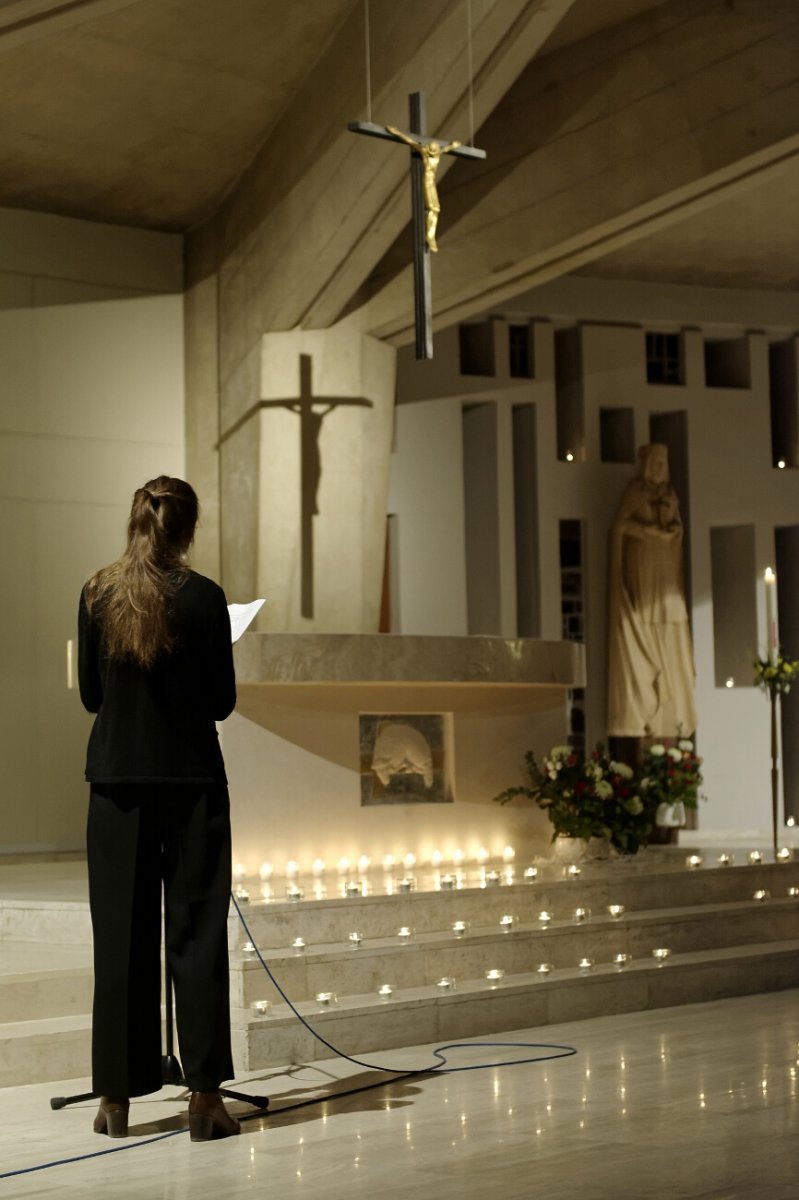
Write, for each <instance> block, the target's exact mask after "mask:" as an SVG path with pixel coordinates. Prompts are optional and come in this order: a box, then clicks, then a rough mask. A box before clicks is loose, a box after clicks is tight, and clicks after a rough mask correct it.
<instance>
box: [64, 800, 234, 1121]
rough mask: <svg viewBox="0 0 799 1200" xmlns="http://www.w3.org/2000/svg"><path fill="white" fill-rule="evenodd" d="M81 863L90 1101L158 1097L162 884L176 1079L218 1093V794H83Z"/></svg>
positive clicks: (223, 919) (222, 864) (225, 817)
mask: <svg viewBox="0 0 799 1200" xmlns="http://www.w3.org/2000/svg"><path fill="white" fill-rule="evenodd" d="M87 855H88V866H89V902H90V907H91V915H92V928H93V931H94V1010H93V1023H92V1085H93V1089H94V1091H95V1092H96V1093H98V1094H100V1095H103V1096H112V1097H125V1096H142V1095H146V1094H147V1093H148V1092H156V1091H158V1090H159V1089H160V1088H161V1086H162V1078H161V890H162V883H163V892H164V912H165V928H166V953H167V958H168V962H169V966H170V969H171V971H172V977H173V979H174V984H175V1016H176V1022H177V1031H178V1045H179V1050H180V1058H181V1064H182V1066H183V1073H184V1075H185V1077H186V1082H187V1083H188V1085H189V1087H190V1088H191V1089H192V1091H200V1092H213V1091H216V1090H217V1088H218V1087H219V1085H220V1083H222V1081H223V1080H225V1079H231V1078H232V1076H233V1060H232V1055H231V1047H230V995H229V983H228V947H227V916H228V907H229V899H230V875H231V869H230V856H231V846H230V805H229V801H228V794H227V788H226V787H225V786H224V785H220V784H208V785H195V784H121V783H117V784H100V783H93V784H92V785H91V794H90V798H89V819H88V830H87Z"/></svg>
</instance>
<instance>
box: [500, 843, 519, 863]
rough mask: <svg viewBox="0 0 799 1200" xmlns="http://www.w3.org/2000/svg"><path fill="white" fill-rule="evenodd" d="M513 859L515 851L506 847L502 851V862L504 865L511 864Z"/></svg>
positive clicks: (511, 847)
mask: <svg viewBox="0 0 799 1200" xmlns="http://www.w3.org/2000/svg"><path fill="white" fill-rule="evenodd" d="M515 857H516V851H515V850H514V849H513V846H506V847H505V849H504V850H503V851H502V861H503V862H505V863H512V862H513V860H514V859H515Z"/></svg>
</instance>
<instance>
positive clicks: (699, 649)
mask: <svg viewBox="0 0 799 1200" xmlns="http://www.w3.org/2000/svg"><path fill="white" fill-rule="evenodd" d="M506 315H507V317H508V319H510V320H513V321H514V322H518V321H519V320H526V319H531V318H533V317H536V318H538V319H537V320H535V324H534V329H535V371H534V378H533V379H531V380H524V381H522V380H512V379H510V378H509V377H508V375H507V367H506V365H505V364H503V363H502V362H501V359H500V356H499V355H498V356H497V373H496V376H495V377H494V378H493V379H490V380H487V379H485V378H479V379H478V378H474V377H470V378H464V377H462V376H461V375H460V373H459V357H458V331H457V329H456V328H451V329H445V330H443V331H441V332H440V333H438V334H437V335H436V358H435V359H434V360H433V362H432V363H429V364H417V363H416V362H415V361H414V359H413V357H412V352H410V351H402V352H401V353H400V358H399V364H398V409H397V451H396V454H395V456H394V460H393V468H392V481H391V511H392V512H393V513H395V514H396V519H397V526H398V530H399V574H398V578H397V579H396V580H395V581H394V583H395V586H396V588H397V589H398V592H399V604H398V611H399V614H400V617H399V621H398V625H397V630H396V631H397V632H402V633H465V632H467V631H468V623H467V617H466V614H465V612H464V605H465V596H466V568H465V564H464V556H465V550H464V547H465V546H466V545H467V539H466V537H465V534H464V530H463V526H462V513H463V493H464V474H463V453H462V447H461V444H460V440H459V439H460V430H461V411H462V409H463V406H464V405H465V404H469V405H471V404H474V403H478V402H480V401H482V400H491V401H493V402H494V403H496V405H497V425H498V438H497V445H498V447H502V446H507V443H508V442H509V440H510V437H511V423H512V408H513V405H514V404H519V403H529V404H533V405H535V408H536V419H537V430H538V436H537V450H536V459H535V462H534V463H531V464H530V470H531V472H533V473H534V474H535V476H536V480H537V488H538V511H539V520H540V528H539V562H540V567H539V587H540V592H541V636H542V637H544V638H558V637H560V636H561V634H560V579H559V558H558V553H559V550H558V522H559V520H562V519H566V518H570V519H578V520H580V521H582V522H583V523H584V530H585V539H586V550H587V554H586V563H585V572H586V575H585V578H586V607H587V613H586V619H587V636H586V649H587V670H588V680H589V687H588V694H587V718H588V739H589V742H590V741H593V740H596V739H598V738H602V737H604V736H605V653H606V641H605V622H606V601H605V596H606V554H607V533H608V529H609V526H610V524H611V522H612V519H613V515H614V512H615V509H616V506H617V504H618V500H619V497H620V495H621V492H622V489H623V487H624V485H625V483H626V482H627V480H628V479H629V478H630V477H631V476H632V475H633V474H634V472H635V466H634V464H632V463H630V464H627V463H616V462H601V461H600V444H599V428H600V425H599V412H600V409H602V408H608V407H610V408H624V407H629V408H632V409H633V414H634V425H635V442H636V445H641V444H644V443H645V442H647V441H649V440H650V433H649V428H650V425H649V422H650V417H651V416H652V415H653V414H661V413H668V412H671V411H683V410H684V411H686V412H687V424H688V486H689V491H690V552H691V553H690V562H689V568H690V579H691V587H692V610H691V617H692V624H693V633H694V641H695V658H696V668H697V704H698V711H699V726H698V748H699V752H700V753H701V754H702V755H703V756H704V759H705V791H706V793H707V797H708V800H707V803H706V804H703V805H702V808H701V811H700V827H701V828H702V829H703V830H706V831H713V830H717V831H721V830H736V831H739V832H740V831H744V830H767V829H769V828H770V777H769V767H770V759H769V730H768V720H769V716H768V705H767V704H766V702H765V700H764V698H763V696H762V695H761V694H760V693H759V692H758V691H756V690H755V689H754V688H753V687H751V686H750V680H749V678H748V677H747V678H745V679H736V681H735V684H736V686H734V687H732V688H726V687H723V686H722V687H719V686H717V684H716V677H715V671H714V648H713V612H712V598H711V576H710V530H711V528H713V527H715V526H724V525H753V526H754V534H755V547H756V551H755V560H756V561H755V564H754V573H753V575H752V577H750V578H747V579H742V580H741V581H740V585H741V587H744V588H749V589H751V590H754V591H755V592H756V595H757V611H758V630H759V632H760V635H761V640H763V641H764V639H765V615H764V612H763V607H764V597H763V588H762V583H761V580H762V573H763V570H764V568H765V567H766V566H767V565H768V564H773V562H774V553H775V551H774V529H775V527H778V526H789V525H794V524H796V523H797V516H796V514H797V512H799V475H797V472H796V471H792V470H776V469H775V468H774V467H773V466H772V454H771V440H770V417H769V381H768V343H769V341H770V340H774V339H785V338H787V337H789V336H791V335H792V334H793V333H794V332H795V330H796V328H797V326H799V301H798V298H797V296H795V295H794V294H792V293H756V292H745V291H737V292H730V291H724V290H721V289H709V288H708V289H703V288H693V287H681V286H677V285H666V286H664V285H659V284H643V283H629V284H628V283H618V282H612V281H608V280H600V279H590V278H580V277H576V276H573V277H567V278H565V279H562V280H559V281H557V282H556V283H553V284H550V285H547V286H546V287H544V288H541V289H538V290H537V291H535V292H531V293H528V294H526V295H525V296H523V297H519V298H517V299H516V300H514V302H513V305H512V307H509V309H508V312H507V314H506ZM573 324H577V325H579V340H580V346H581V357H582V385H583V386H582V395H583V405H584V428H585V445H584V460H583V461H580V456H579V455H577V456H576V460H575V461H574V462H571V463H568V462H563V461H559V460H558V457H557V441H556V387H555V372H554V353H553V341H554V331H555V329H557V328H563V327H565V326H568V325H573ZM494 326H495V329H499V333H498V334H497V336H499V337H503V336H506V334H503V333H502V331H501V326H502V323H501V322H497V321H495V322H494ZM645 330H656V331H667V332H668V331H680V332H681V333H682V337H683V345H684V370H685V374H684V383H683V384H682V385H680V386H671V385H668V386H665V385H657V386H656V385H650V384H648V383H647V380H646V361H645V339H644V333H645ZM708 336H709V337H711V338H724V337H730V338H741V339H743V341H742V345H743V347H744V351H745V353H746V354H747V355H748V359H749V364H750V378H749V386H747V387H743V388H719V387H713V388H711V387H706V385H705V363H704V342H705V338H706V337H708ZM488 452H489V451H488V450H487V453H488ZM498 452H499V451H498ZM503 454H504V459H503V461H502V462H501V463H500V468H499V478H500V480H502V479H503V476H504V475H506V473H507V450H504V451H503ZM490 468H491V470H493V469H494V464H493V463H492V464H490ZM471 469H472V471H473V470H474V467H473V464H472V467H471ZM505 483H507V480H505ZM499 490H500V498H499V511H500V537H501V538H503V539H504V540H505V544H507V542H508V540H509V539H511V544H512V535H513V510H512V507H511V506H510V505H509V504H508V503H507V501H506V499H504V497H505V496H506V493H507V490H508V489H507V487H506V486H504V485H500V489H499ZM417 563H424V564H426V565H427V566H428V567H429V568H430V569H428V570H425V571H423V572H418V571H416V570H414V569H413V566H414V564H417ZM434 563H437V569H436V570H435V571H434V573H433V571H432V567H433V564H434ZM513 570H514V567H513V562H512V556H508V555H505V556H503V557H501V566H500V572H501V579H500V581H499V586H500V590H501V593H502V595H503V597H504V602H503V606H502V613H501V621H500V623H499V627H498V628H496V629H494V630H492V631H491V632H494V633H502V634H504V635H506V636H514V635H515V634H516V632H517V630H516V618H515V606H514V605H515V588H514V578H513ZM488 586H490V587H492V588H493V587H494V581H490V582H489V585H488ZM781 599H782V601H783V602H784V601H785V599H786V598H785V597H782V598H781ZM756 650H757V646H756V645H752V646H751V647H746V652H747V655H749V654H754V653H755V652H756ZM788 650H789V651H790V652H791V653H793V654H794V655H797V654H799V646H794V647H788ZM512 782H515V780H512V779H509V780H508V783H512Z"/></svg>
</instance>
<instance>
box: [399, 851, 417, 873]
mask: <svg viewBox="0 0 799 1200" xmlns="http://www.w3.org/2000/svg"><path fill="white" fill-rule="evenodd" d="M402 865H403V866H404V867H405V869H406V870H407V871H410V870H411V869H412V868H413V867H415V866H416V855H415V854H406V855H405V857H404V858H403V860H402Z"/></svg>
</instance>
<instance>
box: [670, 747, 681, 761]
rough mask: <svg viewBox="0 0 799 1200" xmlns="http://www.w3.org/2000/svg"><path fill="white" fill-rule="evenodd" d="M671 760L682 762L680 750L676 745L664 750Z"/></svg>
mask: <svg viewBox="0 0 799 1200" xmlns="http://www.w3.org/2000/svg"><path fill="white" fill-rule="evenodd" d="M666 753H667V754H668V756H669V758H670V759H671V761H672V762H682V750H678V749H677V747H676V746H671V747H669V749H668V750H667V751H666Z"/></svg>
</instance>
